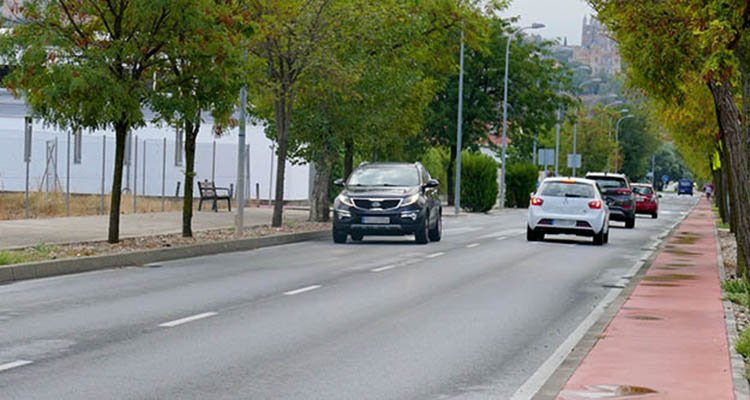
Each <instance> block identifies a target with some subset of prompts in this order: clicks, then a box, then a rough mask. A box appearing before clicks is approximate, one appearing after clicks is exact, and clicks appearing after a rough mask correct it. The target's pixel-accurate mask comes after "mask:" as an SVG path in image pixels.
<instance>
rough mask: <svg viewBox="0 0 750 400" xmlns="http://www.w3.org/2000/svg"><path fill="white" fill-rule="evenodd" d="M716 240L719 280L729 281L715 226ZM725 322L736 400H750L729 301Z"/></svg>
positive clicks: (735, 323)
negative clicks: (736, 346)
mask: <svg viewBox="0 0 750 400" xmlns="http://www.w3.org/2000/svg"><path fill="white" fill-rule="evenodd" d="M714 238H715V239H716V258H717V261H718V263H719V279H721V280H722V281H724V280H726V279H727V273H726V271H725V270H724V257H723V256H722V255H721V243H720V242H719V231H718V229H717V228H716V224H714ZM721 295H722V297H723V298H725V299H726V293H724V288H722V289H721ZM722 303H723V304H724V320H725V321H726V324H727V344H728V347H729V361H730V363H731V365H732V384H733V385H734V398H735V399H750V383H748V381H747V378H745V376H746V375H745V374H746V371H745V360H744V359H743V358H742V356H741V355H740V354H739V353H737V350H736V349H735V345H736V344H737V341H738V340H739V336H740V335H739V333H740V332H739V331H738V330H737V321H736V320H735V319H734V306H733V305H732V302H731V301H729V300H723V301H722Z"/></svg>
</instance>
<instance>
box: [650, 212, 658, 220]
mask: <svg viewBox="0 0 750 400" xmlns="http://www.w3.org/2000/svg"><path fill="white" fill-rule="evenodd" d="M651 218H653V219H657V218H659V213H653V214H651Z"/></svg>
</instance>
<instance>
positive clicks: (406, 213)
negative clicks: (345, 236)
mask: <svg viewBox="0 0 750 400" xmlns="http://www.w3.org/2000/svg"><path fill="white" fill-rule="evenodd" d="M368 217H375V218H380V219H385V218H387V223H386V222H385V220H383V222H378V223H370V221H366V220H367V218H368ZM426 217H427V211H426V208H418V207H412V208H407V207H405V208H400V209H395V210H383V211H372V210H360V209H357V208H351V207H350V208H348V209H336V210H334V212H333V228H334V229H335V230H337V231H339V232H346V233H352V232H354V233H361V234H364V235H381V236H389V235H395V236H399V235H410V234H413V233H414V232H416V231H417V230H418V229H420V228H422V227H423V226H424V222H425V218H426Z"/></svg>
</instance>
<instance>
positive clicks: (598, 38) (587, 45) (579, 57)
mask: <svg viewBox="0 0 750 400" xmlns="http://www.w3.org/2000/svg"><path fill="white" fill-rule="evenodd" d="M555 52H556V53H557V56H558V57H559V58H562V59H565V60H567V61H568V62H571V63H580V64H585V65H588V66H590V67H591V70H592V71H591V72H592V75H607V76H612V75H616V74H618V73H619V72H620V71H621V70H622V66H621V59H620V53H619V52H618V49H617V43H616V42H615V41H614V40H612V38H610V37H609V32H608V31H607V28H606V27H605V26H604V25H602V23H601V22H599V20H597V19H596V17H593V16H592V17H586V16H584V17H583V26H582V32H581V45H580V46H569V45H568V40H567V38H566V39H564V41H563V43H562V46H560V47H558V48H556V49H555Z"/></svg>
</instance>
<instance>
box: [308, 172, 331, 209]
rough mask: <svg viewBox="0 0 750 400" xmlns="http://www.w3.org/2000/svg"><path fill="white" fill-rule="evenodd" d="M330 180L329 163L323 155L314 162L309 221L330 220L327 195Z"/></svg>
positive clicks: (329, 206) (329, 203)
mask: <svg viewBox="0 0 750 400" xmlns="http://www.w3.org/2000/svg"><path fill="white" fill-rule="evenodd" d="M330 182H331V164H330V163H329V162H328V161H327V160H326V158H325V157H319V158H318V160H317V161H316V162H315V178H314V183H313V184H314V186H313V190H312V204H310V221H315V222H328V221H330V220H331V215H330V214H331V212H330V208H331V202H330V199H329V197H328V192H329V191H330Z"/></svg>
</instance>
